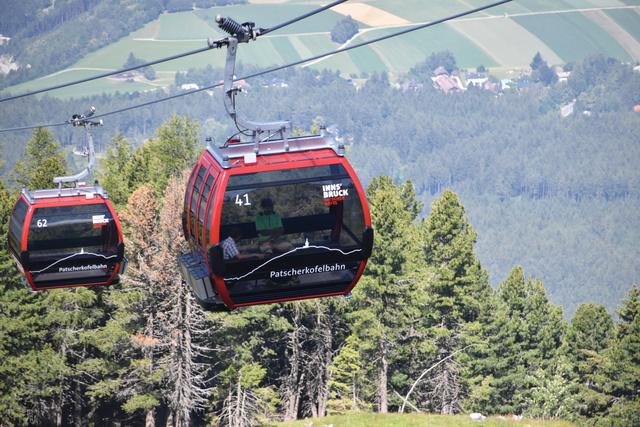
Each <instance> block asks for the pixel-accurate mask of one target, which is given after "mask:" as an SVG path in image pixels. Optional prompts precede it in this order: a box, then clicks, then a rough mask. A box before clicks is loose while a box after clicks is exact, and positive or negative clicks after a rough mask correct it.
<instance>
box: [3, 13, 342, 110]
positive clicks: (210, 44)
mask: <svg viewBox="0 0 640 427" xmlns="http://www.w3.org/2000/svg"><path fill="white" fill-rule="evenodd" d="M346 1H348V0H337V1H334V2H332V3H330V4H328V5H326V6H322V7H319V8H317V9H314V10H312V11H310V12H307V13H305V14H302V15H300V16H297V17H295V18H292V19H290V20H288V21H285V22H283V23H281V24H278V25H276V26H273V27H270V28H266V29H262V28H261V29H260V30H259V35H263V34H268V33H270V32H272V31H276V30H279V29H281V28H284V27H286V26H288V25H291V24H294V23H296V22H299V21H302V20H303V19H307V18H308V17H310V16H313V15H315V14H317V13H320V12H324V11H325V10H327V9H329V8H332V7H333V6H336V5H338V4H340V3H344V2H346ZM223 42H224V39H219V40H211V39H209V40H208V41H207V46H205V47H201V48H199V49H194V50H190V51H187V52H183V53H178V54H176V55H171V56H167V57H164V58H160V59H156V60H154V61H150V62H145V63H143V64H140V65H135V66H133V67H127V68H122V69H120V70H115V71H109V72H106V73H102V74H96V75H95V76H91V77H86V78H84V79H79V80H74V81H71V82H68V83H61V84H59V85H54V86H49V87H45V88H42V89H37V90H34V91H31V92H25V93H20V94H17V95H12V96H8V97H6V98H0V103H1V102H5V101H12V100H14V99H19V98H24V97H26V96H31V95H37V94H40V93H44V92H49V91H52V90H56V89H62V88H65V87H69V86H75V85H79V84H81V83H87V82H90V81H93V80H98V79H102V78H105V77H110V76H115V75H116V74H122V73H126V72H129V71H134V70H139V69H140V68H145V67H149V66H152V65H156V64H161V63H163V62H168V61H173V60H176V59H180V58H184V57H187V56H191V55H195V54H197V53H202V52H206V51H208V50H211V49H215V48H220V47H221V46H222V45H223Z"/></svg>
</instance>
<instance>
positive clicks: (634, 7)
mask: <svg viewBox="0 0 640 427" xmlns="http://www.w3.org/2000/svg"><path fill="white" fill-rule="evenodd" d="M603 10H632V11H634V12H636V13H638V14H640V6H638V5H629V6H604V7H590V8H576V9H558V10H550V11H549V10H547V11H538V12H520V13H505V14H502V15H488V16H476V17H466V18H458V19H455V20H452V21H450V22H464V21H478V20H488V19H504V18H513V17H520V16H536V15H553V14H560V13H574V12H583V13H584V12H597V11H603ZM427 22H430V21H425V22H416V23H412V24H396V25H386V26H379V27H373V28H364V29H361V30H360V31H359V32H358V34H356V35H355V36H354V37H353V38H352V39H351V40H348V41H347V42H346V43H345V44H343V45H342V46H341V47H340V48H344V47H346V46H348V45H349V44H350V43H352V42H353V41H354V40H355V39H357V38H358V37H360V36H362V35H363V34H366V33H368V32H370V31H375V30H383V29H392V28H403V27H412V26H416V25H421V24H425V23H427ZM326 34H328V32H327V33H325V32H318V33H297V34H274V35H266V36H264V37H291V38H295V37H298V36H306V35H309V36H312V35H326ZM132 40H134V41H142V42H169V43H176V42H188V41H194V42H199V41H204V40H206V39H173V40H162V39H155V38H133V39H132ZM331 56H333V55H331ZM328 58H329V57H326V58H321V59H319V60H316V61H314V62H312V63H308V64H305V66H310V65H313V64H316V63H318V62H321V61H323V60H326V59H328ZM114 69H115V68H90V67H74V68H67V69H64V70H60V71H56V72H55V73H52V74H48V75H46V76H43V77H39V78H38V79H36V80H35V81H38V80H44V79H47V78H51V77H55V76H57V75H60V74H64V73H68V72H73V71H81V70H95V71H103V70H104V71H111V70H114ZM165 72H167V71H165Z"/></svg>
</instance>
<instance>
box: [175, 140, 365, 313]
mask: <svg viewBox="0 0 640 427" xmlns="http://www.w3.org/2000/svg"><path fill="white" fill-rule="evenodd" d="M256 151H257V145H256V144H254V143H238V144H233V145H229V146H227V147H221V148H219V147H207V149H206V150H205V151H204V152H203V153H202V155H201V156H200V158H199V159H198V162H197V163H196V165H195V167H194V169H193V172H192V173H191V177H190V179H189V183H188V185H187V189H186V193H185V199H184V213H183V229H184V235H185V238H186V239H187V241H188V242H189V244H190V246H191V252H190V253H188V254H185V255H182V256H181V257H180V258H179V261H180V268H181V272H182V275H183V277H184V279H185V281H186V282H187V283H188V284H189V285H190V286H191V288H192V289H193V292H194V294H195V296H196V298H197V300H198V301H199V302H200V303H201V304H202V305H203V306H204V307H205V308H208V309H213V310H216V309H221V308H225V307H226V308H231V309H233V308H236V307H242V306H249V305H255V304H264V303H274V302H280V301H292V300H298V299H305V298H317V297H325V296H331V295H348V294H349V293H350V292H351V290H352V289H353V287H354V286H355V284H356V282H357V281H358V279H359V277H360V275H361V274H362V271H363V270H364V267H365V264H366V261H367V258H368V257H369V256H370V254H371V248H372V245H373V230H372V229H371V220H370V217H369V208H368V206H367V202H366V198H365V194H364V191H363V189H362V186H361V184H360V182H359V180H358V177H357V176H356V174H355V172H354V171H353V169H352V167H351V165H350V164H349V162H348V161H347V160H346V158H345V157H344V148H343V147H342V146H338V145H337V144H336V143H335V141H334V140H333V138H330V137H329V136H326V135H323V136H311V137H302V138H292V139H288V140H287V139H284V140H282V139H281V140H276V141H264V142H260V144H259V153H258V154H256Z"/></svg>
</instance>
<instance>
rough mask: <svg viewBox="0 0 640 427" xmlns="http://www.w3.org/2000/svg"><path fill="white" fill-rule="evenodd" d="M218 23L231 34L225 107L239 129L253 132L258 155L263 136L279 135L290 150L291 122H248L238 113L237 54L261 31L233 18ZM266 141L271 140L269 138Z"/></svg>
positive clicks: (225, 87) (226, 68)
mask: <svg viewBox="0 0 640 427" xmlns="http://www.w3.org/2000/svg"><path fill="white" fill-rule="evenodd" d="M216 22H217V23H218V26H219V27H220V29H221V30H223V31H225V32H226V33H228V34H230V37H227V38H226V39H225V44H226V45H227V58H226V63H225V69H224V106H225V109H226V111H227V113H228V114H229V116H231V119H232V120H233V121H234V122H235V123H236V125H237V126H238V127H239V128H244V129H245V130H247V131H250V132H251V135H252V137H253V142H254V144H255V146H254V151H255V153H256V154H258V152H259V151H260V142H261V141H264V140H265V138H263V134H265V133H266V134H269V133H271V134H272V135H273V134H276V133H279V134H280V137H281V138H282V140H283V141H284V145H285V148H288V142H287V138H288V135H289V130H290V129H291V123H290V122H289V121H277V122H254V121H251V120H246V119H244V118H243V117H241V116H239V115H238V113H237V111H236V105H235V104H236V103H235V97H236V94H237V93H238V92H240V91H241V88H240V87H238V86H235V85H234V84H233V82H234V79H235V68H236V54H237V52H238V43H248V42H249V41H251V40H255V39H256V37H257V36H258V35H259V30H258V31H256V30H255V29H254V24H253V23H252V22H245V23H244V24H239V23H238V22H236V21H234V20H233V19H232V18H229V17H227V18H223V17H221V16H220V15H218V16H217V17H216ZM266 139H269V137H267V138H266Z"/></svg>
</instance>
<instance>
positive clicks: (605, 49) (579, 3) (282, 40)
mask: <svg viewBox="0 0 640 427" xmlns="http://www.w3.org/2000/svg"><path fill="white" fill-rule="evenodd" d="M485 3H486V1H485V0H452V1H450V2H442V1H435V0H430V1H428V2H427V1H425V0H403V1H402V2H398V1H397V0H373V1H370V2H368V4H370V5H372V6H375V7H378V8H380V9H383V10H385V11H388V12H389V13H392V14H395V15H398V16H400V17H402V18H405V19H407V20H410V21H413V22H422V21H428V20H432V19H434V18H438V17H443V16H446V15H450V14H452V13H455V12H459V11H462V10H465V9H468V8H469V6H478V5H481V4H485ZM625 4H630V5H637V4H640V0H625V1H624V2H622V1H620V0H558V1H553V2H551V1H548V0H520V1H518V2H514V3H510V4H507V5H504V6H500V7H499V8H496V9H493V10H490V11H486V12H483V13H481V14H478V15H477V16H478V17H483V16H484V17H490V16H497V17H498V18H494V19H489V20H480V21H460V22H456V23H453V24H447V25H441V26H438V27H434V28H430V29H426V30H421V31H417V32H415V33H410V34H407V35H405V36H402V37H400V38H397V39H395V40H392V41H387V42H383V43H380V44H378V45H374V46H371V47H364V48H360V49H357V50H354V51H351V52H348V53H343V54H340V55H336V56H334V57H332V58H328V59H325V60H322V61H320V62H319V63H317V64H314V65H312V67H314V68H316V69H321V68H331V69H337V70H340V71H341V72H343V73H347V74H354V75H360V74H361V73H362V72H367V73H371V72H374V71H378V72H379V71H392V72H405V71H407V70H409V69H410V68H411V67H413V66H414V65H415V64H416V63H417V62H419V61H421V60H422V59H424V57H425V56H428V55H429V54H430V53H432V52H437V51H441V50H445V49H448V50H451V51H452V52H453V53H454V55H455V56H456V58H457V60H458V63H459V64H460V65H461V66H462V67H466V68H469V67H475V66H477V65H480V64H483V65H485V66H488V67H497V68H504V67H515V68H523V67H526V66H527V65H528V64H529V62H530V61H531V58H532V57H533V55H534V54H535V52H536V51H540V52H541V53H542V54H543V57H545V59H547V60H548V61H549V62H551V63H560V62H563V61H567V62H568V61H574V60H578V59H581V58H583V57H584V56H586V55H589V54H592V53H596V52H602V53H605V54H607V55H609V56H614V57H617V58H620V59H623V60H628V59H629V56H628V54H627V53H626V52H625V51H624V50H623V49H622V48H621V47H620V45H619V44H618V43H617V42H616V41H615V40H614V39H613V37H611V36H610V35H609V34H608V33H607V32H605V31H604V30H603V29H602V28H601V27H599V26H598V25H597V24H596V23H594V22H593V21H591V20H589V19H588V18H586V17H585V16H583V15H582V14H581V13H579V12H573V13H561V14H542V15H526V16H510V15H511V14H522V13H529V12H532V11H535V12H541V11H549V10H556V9H574V8H590V7H616V6H617V7H620V6H624V5H625ZM314 7H316V5H315V4H299V3H297V2H296V3H285V4H260V5H234V6H228V7H218V8H212V9H206V10H197V11H194V12H191V11H190V12H178V13H171V14H163V15H162V16H160V18H159V19H158V20H156V21H153V22H151V23H149V24H147V25H145V26H144V27H143V28H141V29H139V30H138V31H136V32H134V33H132V34H130V35H129V36H127V37H125V38H123V39H121V40H119V41H118V42H116V43H113V44H112V45H110V46H107V47H105V48H103V49H100V50H98V51H96V52H92V53H91V54H88V55H87V56H85V57H84V58H83V59H81V60H80V61H78V62H77V63H76V64H74V66H73V67H71V68H72V69H71V70H69V71H66V72H63V73H62V74H57V75H55V76H48V77H44V78H42V79H38V80H34V81H31V82H27V83H24V84H21V85H18V86H14V87H12V88H10V90H11V91H12V92H14V93H17V92H21V91H26V90H33V89H38V88H42V87H46V86H49V85H52V84H56V83H61V82H65V81H71V80H75V79H78V78H81V77H86V76H89V75H93V74H97V73H99V72H101V71H98V70H95V71H91V70H82V69H81V68H105V69H116V68H120V67H121V66H122V64H124V62H125V61H126V58H127V56H128V55H129V53H130V52H132V53H134V54H135V55H136V56H137V57H139V58H143V59H145V60H153V59H157V58H161V57H165V56H169V55H173V54H177V53H181V52H184V51H188V50H192V49H197V48H199V47H203V46H204V45H205V44H204V43H205V39H206V38H207V37H219V36H221V33H220V32H218V30H217V29H216V28H215V25H214V24H213V19H214V16H215V15H216V14H221V15H224V16H233V17H236V18H240V17H242V20H250V21H251V20H253V21H255V22H257V23H259V25H260V26H263V27H268V26H270V25H273V24H276V23H279V22H282V21H283V20H286V19H289V18H291V17H294V16H297V15H299V14H301V13H304V12H306V11H309V10H311V9H313V8H314ZM505 13H506V14H509V16H507V17H505V15H504V14H505ZM606 13H608V14H609V15H610V16H612V17H613V18H614V19H615V20H616V22H618V23H619V24H620V25H621V26H622V27H623V28H625V29H626V30H627V31H628V32H629V33H630V34H631V35H632V36H634V37H636V39H637V38H639V37H640V30H637V28H636V27H638V23H639V22H640V14H639V13H638V11H637V10H636V11H633V10H629V9H624V10H620V9H619V10H607V12H606ZM341 18H342V15H340V14H338V13H336V12H332V11H326V12H324V13H322V14H318V15H316V16H314V17H312V18H310V19H308V20H306V21H304V22H301V23H297V24H294V25H291V26H290V27H286V28H284V29H282V30H280V31H278V32H277V33H274V34H273V35H269V36H267V37H265V38H263V39H261V40H260V41H258V42H256V43H251V44H249V45H246V46H243V47H242V49H241V50H240V53H239V59H240V60H241V61H242V62H244V63H253V64H256V65H259V66H263V67H267V66H271V65H275V64H283V63H286V62H292V61H295V60H298V59H301V58H304V57H308V56H311V55H316V54H319V53H323V52H326V51H330V50H332V49H335V48H336V47H337V45H336V44H335V43H333V42H332V41H331V40H330V37H329V34H328V31H329V30H330V29H331V28H332V27H333V25H334V24H335V23H336V22H337V21H338V20H339V19H341ZM360 26H361V28H363V29H364V28H367V26H366V25H364V24H361V25H360ZM391 31H392V30H388V29H378V30H373V31H369V32H366V33H363V34H362V35H360V36H358V37H356V39H355V41H360V40H370V39H372V38H374V37H378V36H380V35H383V34H388V33H389V32H391ZM223 63H224V53H223V52H222V51H212V52H206V53H202V54H199V55H194V56H190V57H187V58H183V59H180V60H176V61H171V62H167V63H163V64H159V65H157V66H155V67H154V68H155V70H156V72H157V73H158V80H156V81H154V82H136V83H126V82H118V81H114V80H100V81H97V82H92V83H88V84H85V85H82V86H81V87H79V88H69V89H62V90H60V91H56V92H54V93H52V95H54V96H61V97H70V96H81V95H85V94H96V93H101V92H115V91H117V90H120V91H135V90H149V89H155V88H157V87H158V86H162V85H166V84H169V83H171V82H172V81H173V78H174V75H175V72H176V71H184V70H187V69H189V68H201V67H204V66H206V65H209V64H211V65H213V66H215V67H221V66H223ZM74 68H80V69H79V70H74Z"/></svg>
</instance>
